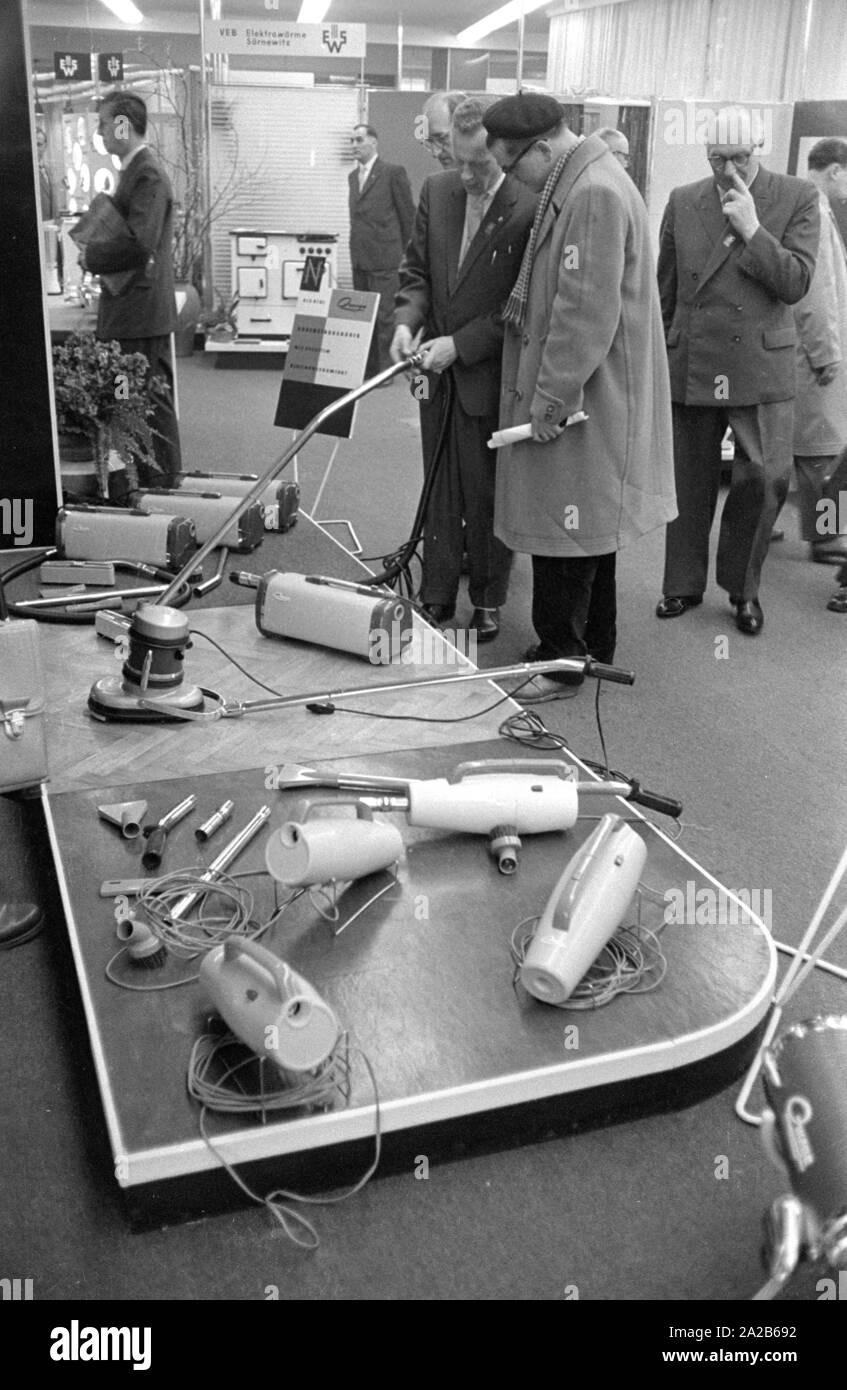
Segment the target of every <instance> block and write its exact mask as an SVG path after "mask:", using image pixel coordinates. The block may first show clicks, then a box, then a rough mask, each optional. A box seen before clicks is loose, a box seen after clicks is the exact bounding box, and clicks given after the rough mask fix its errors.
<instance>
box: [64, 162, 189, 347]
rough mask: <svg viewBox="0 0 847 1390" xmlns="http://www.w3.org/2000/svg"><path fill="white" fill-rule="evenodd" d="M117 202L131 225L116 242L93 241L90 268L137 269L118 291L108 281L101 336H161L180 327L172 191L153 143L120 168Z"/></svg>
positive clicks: (99, 320)
mask: <svg viewBox="0 0 847 1390" xmlns="http://www.w3.org/2000/svg"><path fill="white" fill-rule="evenodd" d="M112 201H113V202H114V204H115V207H116V208H117V210H118V212H119V213H120V214H121V216H122V217H123V219H124V221H125V223H126V224H127V227H126V231H125V232H124V233H122V234H120V235H118V236H116V237H114V239H112V240H111V241H100V242H96V243H92V244H91V245H90V246H89V247H88V249H87V251H86V264H87V265H88V268H89V270H91V271H92V272H93V273H94V274H97V275H99V274H100V273H101V272H107V273H108V272H110V271H118V270H135V271H136V275H135V279H134V280H133V281H132V282H131V283H130V285H129V287H128V288H127V289H126V290H124V291H123V293H121V294H119V295H114V294H111V293H110V292H109V290H108V288H107V287H106V286H105V285H103V286H102V287H101V293H100V306H99V309H98V314H97V336H98V338H104V339H109V338H158V337H164V336H165V335H166V334H168V333H171V332H173V330H174V328H175V327H176V302H175V300H174V276H173V261H172V255H173V192H172V190H171V185H170V180H169V179H168V177H167V175H166V174H165V172H164V171H163V169H162V168H161V167H160V165H159V163H158V162H157V160H156V158H155V156H154V155H153V154H152V152H151V151H150V149H149V148H144V149H142V150H140V151H139V153H138V154H137V155H136V156H135V158H134V159H133V160H131V161H130V163H129V165H128V166H127V168H126V169H124V170H123V171H122V172H121V176H120V178H119V179H118V186H117V188H116V189H115V192H114V194H113V198H112Z"/></svg>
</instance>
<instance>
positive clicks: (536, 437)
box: [485, 93, 676, 689]
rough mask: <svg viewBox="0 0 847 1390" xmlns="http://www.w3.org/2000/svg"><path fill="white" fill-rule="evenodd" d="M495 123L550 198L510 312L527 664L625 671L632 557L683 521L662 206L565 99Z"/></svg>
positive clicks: (507, 532)
mask: <svg viewBox="0 0 847 1390" xmlns="http://www.w3.org/2000/svg"><path fill="white" fill-rule="evenodd" d="M485 124H486V127H487V129H488V131H489V142H490V143H491V145H492V148H493V150H494V152H495V154H496V155H497V158H498V159H499V160H500V163H501V164H502V165H503V167H504V168H512V169H514V171H515V176H516V178H519V179H520V180H521V181H523V182H524V183H526V184H527V186H528V187H529V188H532V189H536V190H537V191H538V193H539V201H538V208H537V211H536V214H535V220H534V223H533V228H532V234H531V237H530V242H529V245H528V246H527V251H526V256H525V257H524V260H523V263H522V265H521V270H520V276H519V278H518V281H517V283H516V285H515V287H514V290H513V292H512V294H511V295H510V297H509V302H508V304H507V306H506V310H505V315H504V317H505V319H506V333H505V340H504V344H503V385H502V400H501V409H500V424H501V428H512V427H516V426H523V427H524V428H525V429H526V433H527V436H528V437H527V438H525V439H522V440H520V441H518V442H516V443H512V444H510V445H508V446H506V447H505V448H502V449H500V450H499V451H498V455H497V496H496V509H495V514H494V526H495V530H496V533H497V535H498V536H499V537H500V538H501V539H502V540H503V541H505V543H506V544H507V545H510V546H511V547H512V548H513V549H514V550H519V551H523V552H525V553H527V554H530V555H531V556H532V575H533V595H532V621H533V626H534V627H535V631H536V634H537V637H538V644H537V646H535V647H533V648H531V649H530V651H529V652H527V654H526V655H527V659H533V660H548V659H549V660H554V659H556V658H559V657H565V658H585V657H588V656H591V657H594V658H596V659H597V660H598V661H601V662H611V661H612V660H613V659H614V654H615V643H616V638H617V623H616V612H617V606H616V578H615V569H616V559H617V552H618V551H619V550H621V549H623V547H624V546H626V545H630V544H632V543H633V542H635V541H636V540H638V539H639V537H641V536H643V535H646V534H647V533H648V532H649V531H652V530H655V529H656V528H658V527H659V526H663V525H664V524H665V523H666V522H668V521H670V520H671V518H672V517H673V516H675V514H676V507H675V503H674V492H673V458H672V450H671V422H670V389H669V385H668V371H667V363H666V361H665V351H664V341H663V334H662V319H661V313H660V310H659V295H658V291H657V288H656V273H655V262H654V260H653V255H652V250H651V247H650V232H649V224H648V221H647V211H646V208H645V206H644V201H643V199H642V197H641V194H640V193H639V192H638V189H637V188H636V187H635V184H634V183H633V182H632V180H631V179H630V177H629V175H628V174H627V173H626V171H625V170H624V169H623V168H622V167H621V165H620V163H619V161H618V160H616V159H615V158H614V156H613V154H612V152H611V150H610V149H609V147H608V145H607V144H606V143H605V141H604V140H602V139H601V138H600V136H599V135H590V136H589V137H588V138H587V139H584V140H583V139H581V138H580V137H579V136H578V135H576V133H575V132H574V131H572V130H570V128H569V127H568V125H567V121H566V119H565V113H564V111H563V110H562V107H561V106H560V105H559V103H558V102H557V101H556V100H555V99H554V98H553V97H551V96H547V95H542V94H540V93H538V94H536V93H528V94H522V95H519V96H515V97H506V98H504V99H503V100H502V101H500V102H498V104H497V105H496V106H494V107H492V108H491V110H489V111H487V112H486V115H485ZM568 421H570V423H566V422H568ZM549 679H551V680H554V681H561V682H563V683H567V684H579V683H580V682H581V681H582V679H583V672H582V671H581V670H579V671H574V672H573V673H568V674H567V675H565V673H561V674H559V675H557V676H556V677H551V678H549ZM547 680H548V678H547V677H536V683H537V684H538V685H539V686H540V688H541V689H546V688H547Z"/></svg>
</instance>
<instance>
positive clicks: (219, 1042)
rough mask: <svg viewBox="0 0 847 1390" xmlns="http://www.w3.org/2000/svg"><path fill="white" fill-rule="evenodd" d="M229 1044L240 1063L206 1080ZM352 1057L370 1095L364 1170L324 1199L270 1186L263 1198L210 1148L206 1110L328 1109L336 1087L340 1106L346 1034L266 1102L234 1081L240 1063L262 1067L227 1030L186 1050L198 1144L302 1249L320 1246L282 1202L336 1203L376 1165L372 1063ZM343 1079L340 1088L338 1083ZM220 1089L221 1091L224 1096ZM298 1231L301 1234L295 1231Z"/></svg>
mask: <svg viewBox="0 0 847 1390" xmlns="http://www.w3.org/2000/svg"><path fill="white" fill-rule="evenodd" d="M233 1045H235V1046H237V1047H240V1048H241V1051H242V1054H243V1053H245V1052H246V1053H247V1056H246V1057H245V1056H243V1055H242V1058H241V1060H240V1061H236V1062H235V1063H234V1064H233V1065H231V1066H230V1067H228V1068H226V1069H225V1071H224V1073H223V1076H219V1077H218V1078H217V1079H211V1078H210V1076H209V1071H210V1068H211V1067H212V1065H213V1064H215V1063H219V1062H220V1057H221V1053H222V1052H223V1051H224V1050H225V1049H229V1048H231V1047H232V1046H233ZM342 1051H343V1064H341V1065H339V1062H338V1061H337V1054H339V1053H340V1052H342ZM357 1051H358V1055H359V1056H360V1057H361V1059H362V1061H363V1062H364V1064H365V1067H366V1068H367V1071H368V1075H369V1077H370V1081H371V1086H372V1088H373V1095H374V1111H375V1132H374V1156H373V1160H372V1161H371V1164H370V1166H369V1167H368V1169H367V1171H366V1172H365V1173H364V1174H363V1175H362V1177H361V1178H359V1179H358V1181H357V1182H355V1183H354V1184H353V1186H352V1187H349V1188H347V1189H346V1190H345V1191H344V1192H339V1193H335V1194H333V1195H332V1196H329V1197H313V1196H307V1195H306V1194H304V1193H301V1192H290V1191H288V1190H287V1189H285V1188H275V1189H274V1190H273V1191H272V1192H269V1193H268V1194H267V1196H265V1197H261V1196H259V1194H258V1193H256V1192H254V1191H253V1189H252V1188H250V1187H248V1185H247V1183H246V1182H245V1181H244V1179H243V1178H242V1177H241V1176H240V1175H239V1173H238V1172H237V1171H236V1169H235V1168H234V1167H233V1165H232V1164H231V1163H228V1162H227V1160H226V1159H225V1158H224V1156H223V1154H222V1153H221V1152H220V1150H219V1149H217V1148H216V1147H215V1145H214V1144H213V1142H212V1140H211V1138H210V1137H209V1134H208V1131H207V1129H206V1112H207V1111H208V1110H226V1111H227V1112H229V1113H233V1112H235V1113H239V1114H243V1113H245V1112H246V1111H250V1112H256V1111H259V1112H260V1113H262V1114H263V1113H264V1111H265V1110H271V1109H273V1110H289V1109H292V1108H295V1107H296V1108H299V1107H302V1106H303V1105H309V1106H310V1108H315V1107H316V1106H324V1107H325V1108H329V1104H330V1103H331V1100H332V1099H333V1092H335V1091H340V1092H341V1094H342V1097H343V1099H344V1102H345V1105H348V1104H349V1101H350V1063H349V1044H348V1039H347V1034H346V1033H345V1034H343V1036H342V1038H341V1039H339V1042H338V1043H337V1044H336V1047H335V1049H334V1050H333V1052H332V1054H331V1055H330V1057H329V1058H328V1059H327V1061H326V1062H324V1063H323V1064H322V1066H321V1067H320V1068H318V1069H317V1071H316V1072H314V1073H312V1075H311V1078H310V1080H309V1081H308V1082H304V1083H300V1084H299V1085H298V1086H296V1087H285V1088H283V1089H281V1090H278V1091H276V1092H273V1093H272V1097H273V1103H270V1101H269V1098H268V1094H267V1093H266V1092H264V1091H262V1092H261V1093H260V1094H259V1095H256V1094H255V1093H253V1094H249V1093H247V1092H246V1091H245V1090H244V1088H243V1086H242V1085H241V1083H240V1081H239V1080H238V1079H237V1073H238V1072H239V1071H240V1070H241V1069H242V1068H243V1067H245V1066H247V1065H252V1064H256V1063H258V1065H259V1068H260V1071H261V1069H262V1068H263V1067H264V1066H265V1065H268V1063H267V1062H266V1059H264V1058H257V1057H256V1054H255V1053H253V1052H251V1051H250V1050H249V1049H247V1048H245V1047H244V1045H243V1044H241V1043H239V1042H238V1040H237V1039H235V1038H233V1036H232V1034H226V1035H224V1037H223V1038H215V1037H214V1035H211V1034H206V1035H204V1036H203V1037H201V1038H198V1040H197V1042H196V1043H195V1044H194V1047H193V1048H192V1051H191V1059H190V1061H189V1064H188V1092H189V1095H191V1096H192V1097H193V1098H194V1099H195V1100H198V1101H199V1102H200V1106H201V1109H200V1134H201V1136H202V1138H203V1141H204V1143H205V1144H206V1145H207V1147H208V1148H209V1149H210V1150H211V1152H212V1153H213V1154H214V1156H215V1158H217V1160H218V1162H219V1163H221V1164H222V1165H223V1167H224V1168H225V1169H226V1171H227V1173H229V1176H230V1177H231V1178H232V1180H233V1182H234V1183H236V1185H237V1186H238V1187H240V1188H241V1190H242V1192H243V1193H244V1194H245V1195H246V1196H247V1197H249V1198H250V1200H251V1202H256V1203H257V1204H258V1205H259V1206H265V1207H267V1208H268V1211H269V1212H270V1213H271V1215H272V1216H273V1218H274V1220H275V1221H277V1222H278V1223H279V1225H280V1226H281V1227H282V1229H283V1230H284V1231H285V1234H286V1235H287V1236H288V1238H289V1240H290V1241H291V1242H292V1243H293V1244H294V1245H298V1246H300V1248H301V1249H304V1250H317V1248H318V1246H319V1245H320V1237H319V1236H318V1233H317V1231H316V1229H315V1227H314V1226H313V1224H312V1222H311V1221H310V1220H309V1219H308V1217H307V1216H305V1215H304V1214H303V1213H302V1212H298V1211H296V1210H295V1209H294V1208H293V1207H291V1206H289V1205H287V1204H288V1203H290V1202H300V1203H303V1204H308V1205H310V1206H331V1205H333V1204H335V1203H337V1202H344V1201H347V1199H348V1198H350V1197H353V1196H355V1194H356V1193H357V1192H361V1190H362V1188H363V1187H364V1186H365V1185H366V1184H367V1183H368V1182H369V1181H370V1179H371V1178H372V1177H373V1175H374V1173H375V1172H376V1170H377V1168H378V1167H379V1160H380V1156H381V1152H382V1119H381V1111H380V1100H379V1088H378V1086H377V1081H376V1076H375V1075H374V1070H373V1067H372V1066H371V1064H370V1061H369V1060H368V1058H367V1056H366V1055H365V1053H364V1052H362V1051H361V1049H357ZM231 1078H233V1079H234V1082H235V1085H236V1086H238V1093H233V1092H230V1091H229V1089H228V1088H227V1087H226V1085H225V1082H226V1081H227V1080H229V1079H231ZM340 1083H343V1088H342V1084H340ZM224 1092H226V1094H224ZM298 1231H299V1232H302V1233H303V1234H298Z"/></svg>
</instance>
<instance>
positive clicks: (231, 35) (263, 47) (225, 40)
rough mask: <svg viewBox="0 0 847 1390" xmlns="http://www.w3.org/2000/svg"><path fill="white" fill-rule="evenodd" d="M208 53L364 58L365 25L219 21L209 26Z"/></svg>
mask: <svg viewBox="0 0 847 1390" xmlns="http://www.w3.org/2000/svg"><path fill="white" fill-rule="evenodd" d="M205 46H206V52H207V53H238V54H252V55H258V56H259V57H263V58H279V57H284V58H332V57H335V58H364V56H365V25H364V24H296V23H294V24H292V23H290V22H289V23H287V24H286V23H281V22H279V21H276V20H237V19H236V20H233V19H226V20H217V21H212V22H211V23H207V25H206V35H205Z"/></svg>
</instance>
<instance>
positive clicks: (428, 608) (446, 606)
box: [421, 603, 456, 627]
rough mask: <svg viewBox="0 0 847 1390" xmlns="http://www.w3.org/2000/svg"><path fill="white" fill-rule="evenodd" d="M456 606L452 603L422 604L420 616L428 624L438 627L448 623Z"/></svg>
mask: <svg viewBox="0 0 847 1390" xmlns="http://www.w3.org/2000/svg"><path fill="white" fill-rule="evenodd" d="M455 612H456V606H455V604H452V603H423V604H421V615H422V617H424V618H426V620H427V622H428V623H434V624H435V626H436V627H438V624H439V623H449V621H450V619H451V618H452V617H453V614H454V613H455Z"/></svg>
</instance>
